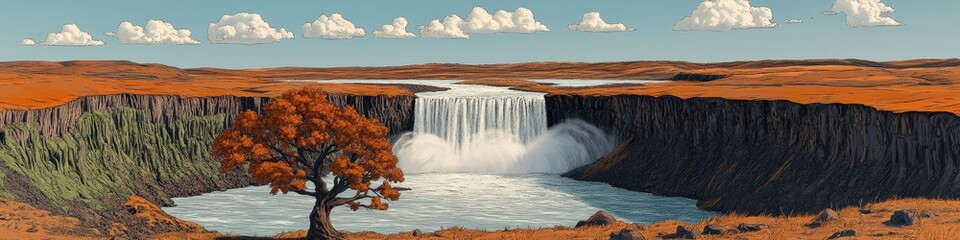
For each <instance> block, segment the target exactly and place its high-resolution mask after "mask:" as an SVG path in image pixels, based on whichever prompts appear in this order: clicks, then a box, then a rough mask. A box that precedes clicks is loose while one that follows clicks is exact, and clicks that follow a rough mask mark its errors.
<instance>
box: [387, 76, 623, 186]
mask: <svg viewBox="0 0 960 240" xmlns="http://www.w3.org/2000/svg"><path fill="white" fill-rule="evenodd" d="M444 87H448V88H450V90H447V91H440V92H430V93H421V94H417V96H418V97H417V100H416V103H415V104H416V111H415V116H414V131H413V132H412V133H407V134H405V135H403V136H402V137H400V139H399V140H397V141H396V142H395V143H394V154H396V155H397V157H398V158H399V159H400V162H399V165H400V167H401V168H402V169H404V171H406V172H483V173H530V172H536V173H562V172H566V171H569V170H571V169H573V168H576V167H579V166H583V165H586V164H589V163H590V162H593V161H594V160H596V159H597V158H600V157H602V156H603V155H604V154H606V153H608V152H610V150H612V149H613V147H614V146H615V144H616V142H615V141H614V139H613V138H612V137H610V136H609V135H607V134H605V133H604V132H603V131H601V130H600V129H598V128H596V127H594V126H592V125H590V124H588V123H586V122H583V121H579V120H571V121H567V122H564V123H561V124H558V125H556V126H554V127H552V128H550V129H547V112H546V100H545V99H544V94H543V93H535V92H522V91H515V90H510V89H507V88H503V87H492V86H479V85H460V84H449V85H446V86H444Z"/></svg>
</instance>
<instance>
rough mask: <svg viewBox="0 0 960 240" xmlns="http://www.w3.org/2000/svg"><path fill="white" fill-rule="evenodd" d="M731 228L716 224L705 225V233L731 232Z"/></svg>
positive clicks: (720, 233) (719, 233) (721, 233)
mask: <svg viewBox="0 0 960 240" xmlns="http://www.w3.org/2000/svg"><path fill="white" fill-rule="evenodd" d="M729 232H730V230H729V229H725V228H721V227H717V226H714V225H706V226H703V235H723V234H727V233H729Z"/></svg>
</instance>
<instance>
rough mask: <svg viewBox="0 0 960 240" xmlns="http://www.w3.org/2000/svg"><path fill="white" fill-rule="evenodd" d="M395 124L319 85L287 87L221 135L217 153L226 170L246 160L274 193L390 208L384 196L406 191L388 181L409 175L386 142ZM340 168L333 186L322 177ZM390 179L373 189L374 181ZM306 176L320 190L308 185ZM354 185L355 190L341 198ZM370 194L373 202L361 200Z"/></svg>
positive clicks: (332, 204) (393, 198)
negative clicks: (338, 100)
mask: <svg viewBox="0 0 960 240" xmlns="http://www.w3.org/2000/svg"><path fill="white" fill-rule="evenodd" d="M388 133H389V130H388V129H387V127H386V126H384V125H383V124H381V123H380V122H379V121H378V120H376V119H370V118H366V117H364V116H362V115H360V114H359V113H357V111H356V109H354V108H353V107H352V106H345V107H337V106H335V105H333V104H332V103H330V102H328V101H327V96H326V94H324V93H323V92H322V91H320V90H318V89H313V88H305V89H302V90H294V91H288V92H286V93H284V94H283V95H281V96H280V97H279V98H277V99H276V100H275V101H274V102H272V103H270V104H268V105H267V106H265V107H264V108H263V113H262V114H258V113H256V112H253V111H250V110H248V111H246V112H243V113H241V114H240V115H238V116H237V118H236V120H234V123H233V125H232V126H231V127H230V129H228V130H226V131H224V132H223V133H221V134H220V135H219V136H218V137H217V139H216V140H215V142H214V146H213V153H214V154H215V155H216V156H219V157H221V158H223V161H222V162H221V168H222V170H223V171H232V170H234V169H236V168H237V167H239V166H243V165H247V166H248V168H247V170H248V171H249V173H250V175H251V176H253V178H254V179H255V180H256V181H258V182H260V183H269V184H270V187H271V193H272V194H276V193H278V192H282V193H284V194H286V193H288V192H290V191H293V192H296V193H298V194H304V195H310V196H315V197H317V199H318V200H321V202H325V203H326V204H329V205H330V207H335V206H339V205H345V204H349V205H350V207H351V208H352V209H354V210H356V209H358V208H359V207H365V208H367V209H378V210H386V209H387V204H386V203H382V202H381V198H385V199H387V200H391V201H396V200H398V199H399V198H400V193H399V192H398V191H397V190H395V189H393V187H392V186H391V185H390V184H389V183H388V182H402V181H403V172H402V171H401V170H400V169H399V168H397V157H396V156H394V155H393V153H392V146H391V145H390V143H389V142H387V134H388ZM328 173H330V174H333V176H334V180H333V186H330V187H328V186H327V183H325V182H324V181H323V177H324V176H326V175H327V174H328ZM381 179H382V180H383V183H382V184H381V185H380V186H378V187H375V188H371V186H370V184H371V182H372V181H378V180H381ZM306 181H311V182H313V183H314V184H315V186H316V187H315V189H314V190H313V191H309V190H307V189H306ZM347 188H350V189H354V190H357V193H356V195H353V196H350V197H339V198H338V197H337V195H338V194H340V193H342V192H344V191H345V190H347ZM367 198H369V199H370V200H371V201H370V204H367V205H364V204H359V203H356V201H358V200H361V199H367Z"/></svg>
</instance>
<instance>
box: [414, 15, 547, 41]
mask: <svg viewBox="0 0 960 240" xmlns="http://www.w3.org/2000/svg"><path fill="white" fill-rule="evenodd" d="M549 31H550V28H548V27H547V25H543V23H540V22H538V21H537V20H536V18H534V16H533V11H530V9H526V8H523V7H520V8H517V9H516V10H514V11H513V12H509V11H505V10H499V11H497V12H496V13H494V14H490V13H489V12H487V10H486V9H484V8H483V7H474V8H473V10H471V11H470V15H467V19H462V18H460V16H458V15H456V14H451V15H450V16H447V17H445V18H444V19H443V22H441V21H440V20H438V19H434V20H433V21H430V23H428V24H427V25H426V26H420V36H422V37H425V38H461V39H462V38H470V36H469V35H467V34H493V33H536V32H549Z"/></svg>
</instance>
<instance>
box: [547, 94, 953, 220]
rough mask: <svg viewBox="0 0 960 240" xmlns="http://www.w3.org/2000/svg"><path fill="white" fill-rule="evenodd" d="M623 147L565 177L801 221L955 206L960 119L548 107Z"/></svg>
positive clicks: (685, 103) (614, 100) (655, 105)
mask: <svg viewBox="0 0 960 240" xmlns="http://www.w3.org/2000/svg"><path fill="white" fill-rule="evenodd" d="M547 109H548V119H550V122H551V124H555V123H558V122H560V121H562V120H563V119H567V118H579V119H583V120H586V121H587V122H590V123H592V124H595V125H597V126H599V127H601V128H604V129H606V130H607V131H609V132H611V133H614V134H616V135H617V136H619V137H620V138H622V139H624V140H625V141H624V143H623V145H621V146H620V147H619V148H618V149H617V150H616V151H614V152H613V153H612V154H610V155H609V156H607V157H605V158H602V159H600V160H598V161H597V162H596V163H594V164H591V165H588V166H585V167H583V168H580V169H577V170H574V171H572V172H570V173H568V174H567V175H568V176H571V177H574V178H576V179H581V180H590V181H602V182H608V183H610V184H611V185H613V186H616V187H621V188H626V189H631V190H636V191H644V192H651V193H654V194H658V195H667V196H682V197H688V198H694V199H698V200H699V205H700V207H701V208H704V209H709V210H719V211H724V212H745V213H769V214H774V215H780V214H790V213H810V212H815V211H819V210H822V209H823V208H826V207H843V206H849V205H858V204H861V203H868V202H874V201H877V200H886V199H890V198H895V197H931V198H940V197H942V198H957V197H960V172H958V168H957V167H958V166H960V117H958V116H957V115H955V114H952V113H929V112H907V113H891V112H886V111H878V110H876V109H874V108H871V107H866V106H861V105H843V104H808V105H801V104H795V103H791V102H787V101H735V100H724V99H717V98H691V99H680V98H676V97H670V96H665V97H648V96H627V95H616V96H606V97H585V96H573V95H550V96H548V97H547Z"/></svg>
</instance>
